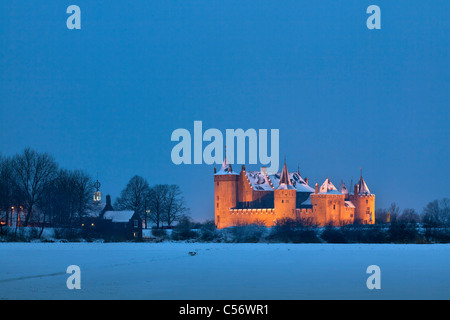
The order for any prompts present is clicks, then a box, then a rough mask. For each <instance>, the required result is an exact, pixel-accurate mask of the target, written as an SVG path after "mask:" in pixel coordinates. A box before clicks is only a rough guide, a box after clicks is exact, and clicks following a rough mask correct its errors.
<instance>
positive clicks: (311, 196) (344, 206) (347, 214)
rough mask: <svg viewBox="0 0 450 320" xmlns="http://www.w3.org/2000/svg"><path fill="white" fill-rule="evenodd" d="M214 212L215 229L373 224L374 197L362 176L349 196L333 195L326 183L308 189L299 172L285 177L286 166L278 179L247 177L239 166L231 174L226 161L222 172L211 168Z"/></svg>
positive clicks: (335, 192) (343, 193)
mask: <svg viewBox="0 0 450 320" xmlns="http://www.w3.org/2000/svg"><path fill="white" fill-rule="evenodd" d="M214 208H215V223H216V226H217V228H219V229H221V228H227V227H231V226H236V225H241V224H251V223H261V222H262V223H264V224H265V225H266V226H268V227H270V226H273V225H275V224H276V222H277V220H282V219H285V218H291V219H294V220H302V221H308V222H309V223H310V224H313V225H317V226H324V225H328V224H331V225H334V226H343V225H346V224H351V223H361V224H374V223H375V195H374V194H372V193H370V191H369V188H368V187H367V185H366V182H365V181H364V179H363V177H362V174H361V177H360V179H359V181H358V183H357V184H356V185H355V187H354V192H353V193H350V192H349V191H348V190H347V188H346V187H345V185H344V183H342V184H341V186H340V191H338V190H337V189H336V187H335V186H334V185H333V184H332V183H331V181H330V180H329V179H326V180H325V182H324V183H323V184H322V186H321V187H320V188H319V185H318V184H317V183H316V185H315V188H314V189H313V188H311V187H310V186H309V185H308V179H305V180H304V179H303V178H302V177H301V175H300V172H298V171H297V172H294V173H289V172H288V170H287V167H286V162H285V163H284V166H283V170H282V172H281V173H276V174H268V172H267V170H266V169H265V168H262V169H261V171H246V170H245V166H244V165H243V166H242V170H241V172H240V173H236V172H233V170H232V168H231V165H230V164H228V163H227V160H226V157H225V159H224V162H223V164H222V168H221V169H220V170H219V171H217V170H216V168H214Z"/></svg>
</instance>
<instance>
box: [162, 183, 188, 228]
mask: <svg viewBox="0 0 450 320" xmlns="http://www.w3.org/2000/svg"><path fill="white" fill-rule="evenodd" d="M165 202H166V203H165V215H164V220H165V221H167V225H168V226H171V225H172V223H173V222H175V221H178V220H179V219H180V218H181V217H182V216H184V215H185V214H186V212H187V211H188V209H187V208H186V206H185V201H184V198H183V196H182V193H181V189H180V187H179V186H177V185H175V184H172V185H170V186H168V187H167V194H166V201H165Z"/></svg>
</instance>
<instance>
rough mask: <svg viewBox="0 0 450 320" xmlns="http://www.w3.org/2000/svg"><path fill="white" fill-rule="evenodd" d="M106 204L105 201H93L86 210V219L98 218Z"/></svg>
mask: <svg viewBox="0 0 450 320" xmlns="http://www.w3.org/2000/svg"><path fill="white" fill-rule="evenodd" d="M105 206H106V203H105V202H103V201H92V200H91V202H90V203H89V204H88V207H87V209H86V217H90V218H98V217H99V215H100V213H101V212H102V210H103V208H104V207H105Z"/></svg>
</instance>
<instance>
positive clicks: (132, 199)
mask: <svg viewBox="0 0 450 320" xmlns="http://www.w3.org/2000/svg"><path fill="white" fill-rule="evenodd" d="M149 192H150V186H149V184H148V182H147V180H146V179H144V178H143V177H141V176H137V175H136V176H134V177H132V178H131V179H130V181H129V182H128V184H127V185H126V187H125V189H123V190H122V191H121V193H120V197H118V198H117V199H116V202H115V203H114V207H116V208H117V209H119V210H133V211H135V212H137V213H138V214H139V215H140V216H141V217H142V218H144V219H145V217H146V212H145V211H146V200H147V198H148V195H149Z"/></svg>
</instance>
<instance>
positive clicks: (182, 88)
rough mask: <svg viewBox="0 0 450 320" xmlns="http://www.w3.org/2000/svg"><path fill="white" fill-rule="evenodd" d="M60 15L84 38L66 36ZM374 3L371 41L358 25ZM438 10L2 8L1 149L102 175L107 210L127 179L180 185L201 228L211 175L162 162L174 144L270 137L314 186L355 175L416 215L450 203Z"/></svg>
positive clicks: (441, 12)
mask: <svg viewBox="0 0 450 320" xmlns="http://www.w3.org/2000/svg"><path fill="white" fill-rule="evenodd" d="M72 4H75V5H78V6H79V7H80V9H81V30H69V29H68V28H67V27H66V20H67V18H68V17H69V14H67V13H66V9H67V7H68V6H69V5H72ZM372 4H375V5H378V6H379V7H380V8H381V30H369V29H368V28H367V27H366V20H367V18H368V17H369V14H367V13H366V9H367V7H368V6H369V5H372ZM449 12H450V2H449V1H447V0H445V1H444V0H442V1H440V0H433V1H382V0H371V1H364V0H349V1H332V0H323V1H312V0H309V1H298V0H296V1H215V0H213V1H211V0H208V1H142V0H139V1H138V0H134V1H114V2H113V1H82V0H73V1H56V0H51V1H50V0H47V1H42V0H41V1H11V0H4V1H1V3H0V128H1V129H0V130H1V131H0V152H1V154H2V155H3V156H10V155H13V154H15V153H18V152H21V151H23V149H24V148H26V147H31V148H33V149H36V150H37V151H40V152H49V153H51V154H52V155H53V156H54V157H55V159H56V160H57V162H58V163H59V165H60V166H61V167H64V168H68V169H83V170H86V171H87V172H88V173H90V174H91V175H92V176H93V177H96V174H97V172H98V176H99V180H100V182H101V183H102V188H101V191H102V193H103V194H104V195H106V194H110V195H111V196H112V198H113V201H114V199H115V198H116V197H117V196H118V195H119V194H120V191H121V190H122V189H123V188H124V187H125V185H126V184H127V182H128V180H129V179H130V178H131V177H132V176H134V175H136V174H137V175H141V176H143V177H145V178H146V179H147V180H148V181H149V183H150V184H151V185H153V184H158V183H168V184H178V185H179V186H180V187H181V189H182V191H183V194H184V196H185V198H186V200H187V205H188V207H189V208H190V209H191V216H192V217H193V218H194V219H196V220H204V219H210V220H213V219H214V185H213V165H206V164H201V165H194V164H191V165H183V164H182V165H175V164H173V163H172V160H171V150H172V148H173V147H174V146H175V145H176V142H172V141H171V134H172V132H173V131H174V130H176V129H178V128H184V129H187V130H189V131H190V132H191V135H193V128H194V121H202V122H203V130H206V129H209V128H217V129H219V130H221V131H222V132H223V133H224V134H225V130H226V129H237V128H242V129H244V130H247V129H249V128H253V129H256V130H258V129H268V130H270V129H279V131H280V154H279V159H280V163H281V165H282V162H283V158H284V156H286V160H287V165H288V169H289V170H291V171H293V170H297V166H298V165H299V166H300V171H301V174H302V176H303V177H308V179H309V184H310V186H312V187H314V184H315V183H316V182H317V183H319V185H320V184H322V183H323V182H324V180H325V179H326V178H327V177H328V178H330V180H331V181H332V182H333V183H334V184H335V185H336V186H338V185H339V184H340V182H341V180H343V181H344V182H345V183H346V184H347V186H349V184H350V181H351V180H352V179H353V182H356V181H357V179H358V178H359V174H360V167H362V168H363V176H364V179H365V181H366V182H367V185H368V187H369V188H370V191H371V192H373V193H374V194H375V195H376V208H384V207H388V206H389V205H390V204H391V203H392V202H396V203H397V204H398V205H399V206H400V207H401V208H402V209H403V208H414V209H416V210H417V211H418V212H421V211H422V209H423V207H424V206H425V205H426V204H427V203H428V202H430V201H432V200H435V199H441V198H444V197H449V196H450V193H449V187H448V185H449V182H450V175H449V169H448V166H449V163H450V159H449V150H450V141H449V133H450V130H449V122H450V121H449V120H450V118H449V114H450V113H449V101H450V54H449V49H450V36H449V30H450V18H449ZM206 145H207V143H204V145H203V147H205V146H206ZM216 167H220V164H218V165H216ZM240 167H241V165H240V164H239V165H237V164H235V165H234V166H233V169H234V170H235V171H239V170H240ZM247 168H248V169H249V170H258V169H259V168H260V165H247ZM280 171H281V166H280Z"/></svg>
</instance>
